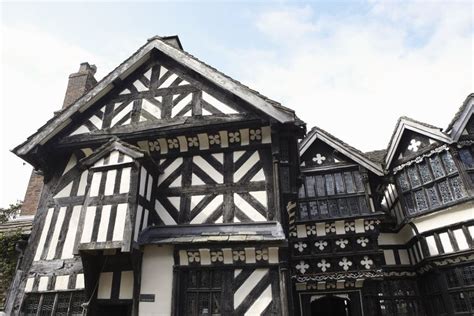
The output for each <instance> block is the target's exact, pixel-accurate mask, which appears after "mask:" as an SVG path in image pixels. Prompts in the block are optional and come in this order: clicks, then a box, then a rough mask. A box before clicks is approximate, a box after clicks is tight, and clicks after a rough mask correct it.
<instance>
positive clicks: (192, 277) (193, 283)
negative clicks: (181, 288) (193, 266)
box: [188, 271, 198, 288]
mask: <svg viewBox="0 0 474 316" xmlns="http://www.w3.org/2000/svg"><path fill="white" fill-rule="evenodd" d="M188 287H190V288H197V287H198V274H197V272H195V271H189V273H188Z"/></svg>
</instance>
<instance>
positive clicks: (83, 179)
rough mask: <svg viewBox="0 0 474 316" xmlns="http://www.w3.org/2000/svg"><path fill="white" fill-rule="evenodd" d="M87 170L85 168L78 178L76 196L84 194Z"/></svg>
mask: <svg viewBox="0 0 474 316" xmlns="http://www.w3.org/2000/svg"><path fill="white" fill-rule="evenodd" d="M88 174H89V171H87V170H85V171H83V172H82V173H81V179H80V180H79V188H78V189H77V196H83V195H85V194H86V186H87V176H88Z"/></svg>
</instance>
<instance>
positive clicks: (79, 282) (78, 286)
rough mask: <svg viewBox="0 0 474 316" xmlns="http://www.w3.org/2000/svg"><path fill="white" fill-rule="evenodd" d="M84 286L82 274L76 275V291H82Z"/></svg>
mask: <svg viewBox="0 0 474 316" xmlns="http://www.w3.org/2000/svg"><path fill="white" fill-rule="evenodd" d="M84 287H85V286H84V274H83V273H79V274H77V275H76V289H83V288H84Z"/></svg>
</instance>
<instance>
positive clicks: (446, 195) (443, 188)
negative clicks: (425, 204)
mask: <svg viewBox="0 0 474 316" xmlns="http://www.w3.org/2000/svg"><path fill="white" fill-rule="evenodd" d="M438 188H439V192H440V194H441V200H442V201H443V203H444V204H446V203H448V202H451V201H452V200H453V197H452V195H451V191H450V190H449V187H448V181H443V182H440V183H439V184H438Z"/></svg>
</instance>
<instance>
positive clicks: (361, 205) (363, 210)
mask: <svg viewBox="0 0 474 316" xmlns="http://www.w3.org/2000/svg"><path fill="white" fill-rule="evenodd" d="M359 208H360V211H361V213H369V207H368V206H367V200H366V199H365V196H359Z"/></svg>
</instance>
